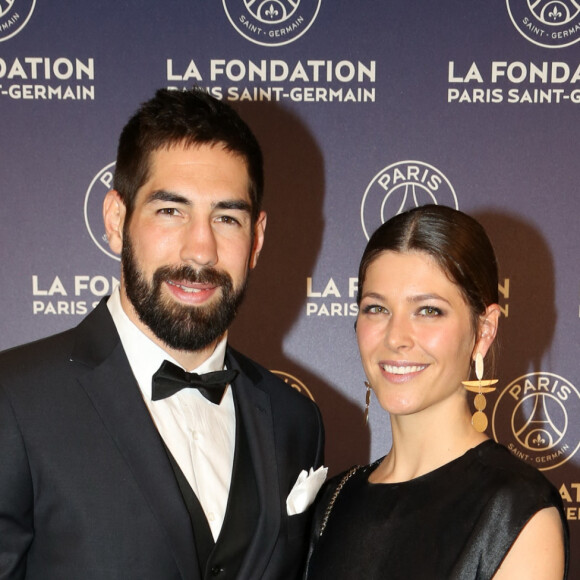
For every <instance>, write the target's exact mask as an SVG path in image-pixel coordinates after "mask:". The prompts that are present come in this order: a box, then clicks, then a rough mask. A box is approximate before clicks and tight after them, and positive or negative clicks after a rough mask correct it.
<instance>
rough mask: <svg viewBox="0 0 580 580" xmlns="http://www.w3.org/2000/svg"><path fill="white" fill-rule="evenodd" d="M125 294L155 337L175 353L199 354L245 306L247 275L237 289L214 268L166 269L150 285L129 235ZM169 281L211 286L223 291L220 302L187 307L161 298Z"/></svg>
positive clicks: (123, 259)
mask: <svg viewBox="0 0 580 580" xmlns="http://www.w3.org/2000/svg"><path fill="white" fill-rule="evenodd" d="M121 263H122V268H123V278H124V284H125V292H126V293H127V297H128V298H129V300H130V301H131V304H132V305H133V308H134V309H135V312H136V313H137V316H138V317H139V319H140V320H141V322H143V324H145V325H146V326H148V327H149V329H150V330H151V331H152V332H153V334H155V336H156V337H157V338H158V339H159V340H161V341H163V342H164V343H165V344H166V345H167V346H169V347H170V348H173V349H176V350H183V351H190V352H191V351H199V350H202V349H203V348H205V347H206V346H208V345H210V344H211V343H212V342H214V341H215V340H216V339H217V338H219V337H220V336H221V335H222V334H223V333H224V332H225V331H226V330H227V329H228V328H229V326H230V324H231V323H232V322H233V320H234V318H235V316H236V313H237V310H238V307H239V306H240V304H241V303H242V300H243V298H244V294H245V291H246V286H247V276H246V278H245V279H244V281H243V283H242V285H241V287H240V288H238V289H234V288H233V283H232V279H231V277H230V276H229V275H228V274H226V273H225V272H220V271H218V270H216V269H214V268H207V267H206V268H202V269H200V270H196V269H195V268H192V267H191V266H187V265H183V266H180V267H171V266H163V267H161V268H158V269H157V270H156V271H155V273H154V275H153V280H152V281H151V282H148V281H147V280H146V279H145V277H144V275H143V272H142V271H141V270H140V269H139V264H138V263H137V260H136V258H135V253H134V251H133V246H132V244H131V240H130V239H129V238H128V236H125V239H124V240H123V250H122V254H121ZM167 280H174V281H176V282H191V283H198V284H199V283H201V284H211V285H214V286H217V287H219V289H221V297H220V299H219V301H217V302H216V303H214V304H212V305H210V306H187V305H184V304H179V303H178V302H177V301H175V300H172V299H171V298H169V297H163V296H162V287H163V284H164V283H165V282H166V281H167Z"/></svg>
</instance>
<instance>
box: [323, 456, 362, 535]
mask: <svg viewBox="0 0 580 580" xmlns="http://www.w3.org/2000/svg"><path fill="white" fill-rule="evenodd" d="M359 469H360V465H356V466H355V467H351V468H350V470H349V471H348V472H347V473H346V474H345V475H344V477H343V478H342V479H341V480H340V483H339V484H338V485H337V486H336V489H335V490H334V493H333V494H332V497H331V498H330V501H329V502H328V506H327V507H326V510H325V512H324V517H323V518H322V523H321V525H320V534H319V535H318V537H320V536H322V533H323V532H324V529H325V528H326V524H327V523H328V518H329V517H330V512H331V511H332V508H333V506H334V503H335V502H336V498H337V497H338V494H339V493H340V491H341V490H342V488H343V487H344V486H345V484H346V482H347V481H348V480H349V479H350V478H351V477H352V476H353V475H354V474H355V473H356V472H357V471H358V470H359Z"/></svg>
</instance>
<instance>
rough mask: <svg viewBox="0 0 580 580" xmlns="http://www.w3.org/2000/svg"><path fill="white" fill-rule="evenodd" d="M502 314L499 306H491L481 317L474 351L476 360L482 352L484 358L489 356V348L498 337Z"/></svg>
mask: <svg viewBox="0 0 580 580" xmlns="http://www.w3.org/2000/svg"><path fill="white" fill-rule="evenodd" d="M500 314H501V310H500V307H499V305H498V304H490V305H489V306H488V307H487V308H486V309H485V312H484V313H483V314H482V315H481V316H480V317H479V326H478V329H477V337H476V341H475V347H474V349H473V357H474V358H475V355H476V354H477V353H478V352H480V353H481V355H482V356H483V357H485V355H486V354H487V351H488V350H489V347H490V346H491V345H492V343H493V341H494V340H495V337H496V335H497V328H498V324H499V317H500Z"/></svg>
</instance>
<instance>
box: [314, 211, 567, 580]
mask: <svg viewBox="0 0 580 580" xmlns="http://www.w3.org/2000/svg"><path fill="white" fill-rule="evenodd" d="M357 302H358V306H359V315H358V318H357V324H356V332H357V340H358V345H359V350H360V354H361V360H362V363H363V367H364V371H365V374H366V376H367V381H368V385H367V388H372V390H373V391H374V393H375V395H376V397H377V399H378V400H379V402H380V404H381V406H382V407H383V408H384V409H385V410H386V411H387V412H388V413H389V415H390V424H391V431H392V447H391V450H390V451H389V453H388V454H387V455H386V456H385V457H384V458H382V459H380V460H379V461H377V462H375V463H373V464H371V465H368V466H366V467H362V468H353V469H352V470H349V472H347V473H346V474H342V475H341V476H338V477H337V478H335V479H334V480H332V481H331V482H330V483H329V485H328V486H327V487H326V488H325V491H324V493H323V494H322V496H321V499H320V501H319V504H318V507H317V517H316V525H315V530H314V540H313V547H312V551H311V557H310V559H309V565H308V570H307V578H308V580H322V579H324V580H329V579H332V580H346V579H348V580H353V579H358V578H361V579H365V580H373V579H378V578H381V579H383V578H384V579H388V580H392V579H405V580H424V579H428V580H435V579H442V580H443V579H444V580H450V579H456V580H471V579H477V580H489V579H491V578H493V579H494V580H501V579H509V580H514V579H520V578H522V579H524V578H525V579H526V580H533V579H542V580H551V579H554V580H561V579H562V578H565V577H566V568H567V561H568V555H567V554H568V533H567V528H566V520H565V517H564V513H563V507H562V501H561V498H560V496H559V494H558V491H557V490H556V489H555V488H554V487H553V486H552V485H551V484H550V483H549V482H548V481H547V480H546V479H545V478H544V476H543V475H542V474H541V473H540V472H538V471H537V470H535V469H534V468H532V467H530V466H528V465H527V464H525V463H523V462H521V461H520V460H518V459H516V458H514V457H513V456H512V455H511V454H510V453H509V451H507V450H506V449H505V448H504V447H502V446H501V445H498V444H497V443H495V442H494V441H492V440H490V439H489V438H488V437H487V436H486V435H485V434H484V433H483V432H482V431H484V430H485V424H486V423H487V420H486V418H485V414H484V412H483V411H484V407H485V401H484V397H485V395H484V394H480V393H478V395H477V404H476V406H477V408H478V409H479V411H478V412H477V413H475V415H474V419H473V420H472V416H471V415H472V414H471V411H470V408H469V400H468V392H467V391H466V388H465V387H464V385H463V384H462V383H467V387H468V388H469V390H473V389H474V388H475V390H477V391H482V393H485V392H486V391H487V390H489V384H490V383H492V382H493V381H489V380H482V366H485V367H486V370H491V369H493V353H494V339H495V337H496V333H497V327H498V320H499V316H500V309H499V306H498V305H497V302H498V275H497V265H496V260H495V256H494V252H493V248H492V246H491V244H490V242H489V239H488V238H487V235H486V234H485V232H484V230H483V228H482V227H481V225H480V224H479V223H478V222H476V221H475V220H474V219H472V218H470V217H469V216H467V215H465V214H463V213H461V212H459V211H456V210H453V209H451V208H447V207H443V206H433V205H431V206H422V207H419V208H415V209H413V210H411V211H409V212H406V213H404V214H400V215H398V216H396V217H394V218H392V219H391V220H389V221H388V222H386V223H385V224H383V225H382V226H381V227H380V228H379V229H378V230H377V231H376V232H375V234H374V235H373V236H372V238H371V239H370V241H369V243H368V245H367V247H366V249H365V251H364V254H363V257H362V261H361V264H360V269H359V293H358V296H357ZM475 361H477V363H475ZM484 361H485V364H483V363H484ZM472 366H477V369H476V370H477V374H478V375H479V376H478V377H475V380H468V379H469V378H470V374H471V373H470V368H471V367H472ZM367 401H368V399H367ZM474 425H475V427H477V429H476V428H475V427H474ZM478 429H479V430H478Z"/></svg>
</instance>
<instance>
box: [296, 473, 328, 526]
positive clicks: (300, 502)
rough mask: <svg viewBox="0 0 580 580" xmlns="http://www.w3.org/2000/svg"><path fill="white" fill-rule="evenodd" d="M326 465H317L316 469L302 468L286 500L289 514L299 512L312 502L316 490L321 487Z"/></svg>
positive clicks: (324, 477) (303, 510)
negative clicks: (307, 469) (307, 470)
mask: <svg viewBox="0 0 580 580" xmlns="http://www.w3.org/2000/svg"><path fill="white" fill-rule="evenodd" d="M327 472H328V467H319V468H318V469H317V470H316V471H313V470H312V467H311V468H310V471H309V472H308V473H307V472H306V470H305V469H303V470H302V471H301V472H300V474H299V475H298V479H297V480H296V483H295V484H294V487H293V488H292V491H291V492H290V494H289V495H288V499H287V500H286V511H287V512H288V515H289V516H294V515H296V514H301V513H303V512H305V511H306V509H307V508H308V507H309V506H310V505H311V504H312V502H313V501H314V498H315V497H316V494H317V493H318V490H319V489H320V488H321V487H322V484H323V483H324V480H325V479H326V474H327Z"/></svg>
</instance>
